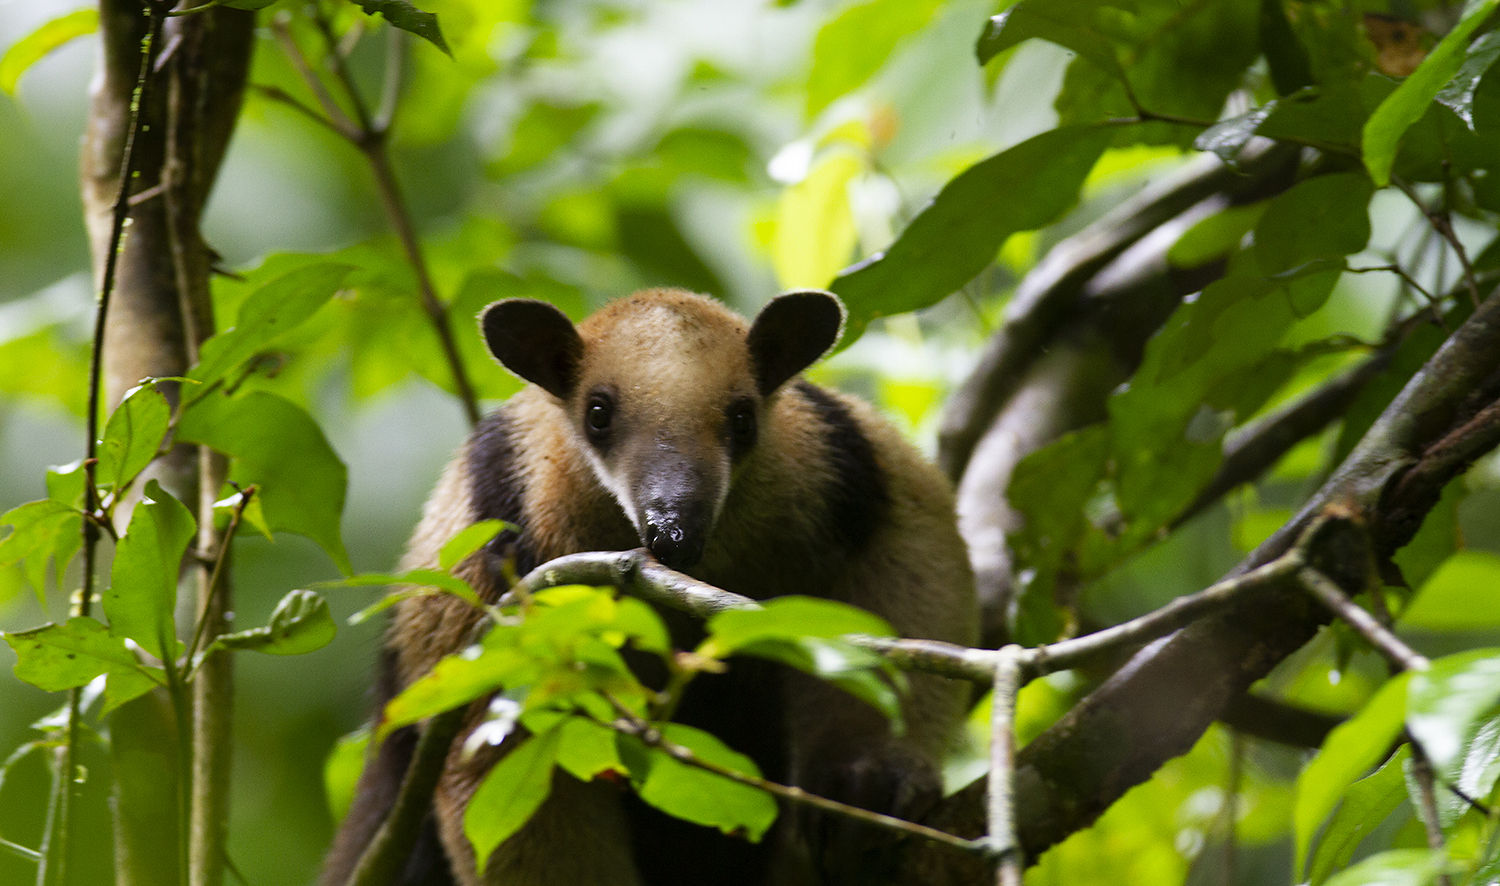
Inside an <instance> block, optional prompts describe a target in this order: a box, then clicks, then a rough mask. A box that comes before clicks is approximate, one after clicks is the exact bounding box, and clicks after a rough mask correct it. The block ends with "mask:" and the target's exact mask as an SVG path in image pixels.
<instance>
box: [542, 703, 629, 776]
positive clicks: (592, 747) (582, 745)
mask: <svg viewBox="0 0 1500 886" xmlns="http://www.w3.org/2000/svg"><path fill="white" fill-rule="evenodd" d="M559 731H560V732H561V737H560V739H559V742H558V746H557V765H559V766H561V767H562V768H563V769H566V770H567V771H568V774H570V775H572V776H573V777H574V778H576V779H578V780H579V781H589V780H590V779H592V778H594V776H596V775H598V774H599V773H601V772H623V771H624V770H625V764H624V763H623V762H621V760H620V752H619V750H618V749H617V747H616V746H615V732H614V730H612V729H610V728H609V727H607V726H603V725H601V724H599V723H596V722H594V721H593V720H590V719H588V718H586V717H568V718H566V719H565V720H563V721H562V724H561V726H560V727H559Z"/></svg>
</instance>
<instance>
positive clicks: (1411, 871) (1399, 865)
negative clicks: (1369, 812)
mask: <svg viewBox="0 0 1500 886" xmlns="http://www.w3.org/2000/svg"><path fill="white" fill-rule="evenodd" d="M1446 861H1447V858H1446V857H1445V856H1444V854H1443V853H1442V852H1441V851H1440V850H1433V849H1392V850H1389V851H1387V852H1381V853H1379V854H1377V855H1372V856H1370V857H1369V858H1366V859H1364V860H1363V861H1361V862H1360V863H1359V864H1356V865H1354V866H1353V867H1351V868H1348V869H1346V870H1343V871H1340V872H1339V873H1338V874H1337V875H1335V876H1334V877H1332V878H1331V879H1329V880H1328V886H1427V884H1429V883H1431V882H1432V881H1434V880H1436V879H1437V876H1438V874H1440V873H1442V870H1443V865H1444V864H1445V863H1446Z"/></svg>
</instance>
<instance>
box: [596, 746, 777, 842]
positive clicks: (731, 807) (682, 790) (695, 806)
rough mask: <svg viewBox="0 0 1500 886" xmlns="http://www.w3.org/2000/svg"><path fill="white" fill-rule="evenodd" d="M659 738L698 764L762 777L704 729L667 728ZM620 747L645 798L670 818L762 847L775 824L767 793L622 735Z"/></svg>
mask: <svg viewBox="0 0 1500 886" xmlns="http://www.w3.org/2000/svg"><path fill="white" fill-rule="evenodd" d="M661 733H662V737H663V738H664V739H666V740H667V741H669V742H672V743H673V744H676V745H680V746H682V747H685V748H687V749H688V750H690V751H692V752H693V755H694V756H695V757H697V758H698V759H700V760H703V761H705V762H709V763H713V764H717V765H718V766H720V767H722V768H724V769H728V770H731V771H734V772H738V773H742V774H745V775H751V776H757V777H758V776H759V775H760V770H759V769H758V768H756V766H755V761H753V760H751V759H750V758H749V757H747V756H745V755H744V754H741V753H738V752H736V751H734V750H732V749H730V748H729V746H727V745H725V744H724V742H722V741H720V740H719V739H718V738H716V737H714V736H713V735H710V734H709V733H707V732H704V731H703V730H701V729H694V728H692V727H690V726H684V725H682V724H680V723H664V724H662V726H661ZM619 746H620V756H621V758H622V759H624V760H625V762H626V764H627V765H629V767H630V775H631V778H632V779H633V780H637V782H638V787H637V791H638V792H639V794H640V797H641V799H642V800H645V801H646V802H647V803H649V804H651V805H652V806H655V807H656V808H657V809H660V810H661V811H663V812H665V813H667V814H668V815H672V816H675V817H677V818H681V819H684V820H686V821H691V822H693V823H695V824H701V825H705V826H707V827H715V828H718V829H719V830H721V831H723V832H724V833H726V834H740V835H742V836H744V837H745V838H746V839H748V840H750V841H752V842H758V841H759V840H760V838H761V836H763V835H764V834H765V832H766V829H767V828H769V827H770V826H771V823H772V822H773V821H775V820H776V812H777V810H776V801H775V800H773V799H772V798H771V795H770V794H767V793H765V792H764V791H761V790H759V789H757V788H753V787H749V786H748V785H743V784H740V783H738V782H735V781H731V780H729V779H728V778H726V777H724V776H722V775H718V774H715V773H712V772H707V771H705V770H703V769H700V768H698V767H695V766H691V765H689V764H687V763H683V762H681V761H680V760H677V759H674V758H673V757H671V756H670V755H668V754H667V753H665V752H663V751H661V750H657V749H653V748H648V747H646V746H645V745H643V744H642V743H641V742H640V740H639V739H636V738H633V737H631V736H624V735H622V736H620V742H619Z"/></svg>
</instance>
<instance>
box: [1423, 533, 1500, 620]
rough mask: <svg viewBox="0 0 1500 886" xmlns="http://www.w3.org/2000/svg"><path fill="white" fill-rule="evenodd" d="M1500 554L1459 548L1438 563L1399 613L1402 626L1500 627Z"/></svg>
mask: <svg viewBox="0 0 1500 886" xmlns="http://www.w3.org/2000/svg"><path fill="white" fill-rule="evenodd" d="M1495 588H1500V556H1496V555H1495V554H1491V553H1489V552H1487V551H1474V550H1464V551H1458V552H1457V553H1455V554H1453V555H1452V556H1451V557H1449V558H1448V559H1447V560H1445V561H1444V562H1443V565H1442V566H1440V567H1438V569H1437V571H1436V572H1434V573H1433V574H1432V577H1431V578H1429V579H1427V581H1426V583H1424V584H1423V585H1422V588H1421V590H1420V591H1418V593H1417V596H1416V598H1415V599H1413V600H1412V601H1411V605H1409V606H1407V607H1406V610H1405V611H1403V612H1402V613H1401V626H1402V627H1403V628H1411V629H1415V630H1423V631H1481V630H1492V629H1494V628H1497V627H1500V594H1496V593H1495V592H1494V590H1495Z"/></svg>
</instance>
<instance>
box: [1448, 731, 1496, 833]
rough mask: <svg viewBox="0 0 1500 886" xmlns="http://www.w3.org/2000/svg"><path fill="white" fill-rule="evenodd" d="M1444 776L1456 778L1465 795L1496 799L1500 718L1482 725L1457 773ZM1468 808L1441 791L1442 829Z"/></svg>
mask: <svg viewBox="0 0 1500 886" xmlns="http://www.w3.org/2000/svg"><path fill="white" fill-rule="evenodd" d="M1445 775H1447V777H1449V778H1453V780H1454V781H1455V782H1456V786H1457V787H1458V789H1459V790H1461V791H1463V792H1464V796H1466V797H1489V798H1491V799H1493V796H1494V791H1495V784H1496V782H1497V781H1500V716H1490V717H1489V718H1488V719H1486V720H1485V721H1484V723H1483V724H1481V725H1480V727H1479V729H1478V730H1477V731H1476V732H1475V733H1474V736H1473V738H1472V739H1471V740H1470V741H1469V742H1468V746H1467V747H1466V748H1465V749H1464V756H1463V760H1462V763H1461V765H1460V766H1458V767H1457V772H1456V773H1445ZM1455 776H1456V777H1455ZM1469 809H1470V806H1469V804H1468V802H1467V801H1465V800H1464V799H1463V798H1461V797H1459V796H1457V795H1456V794H1454V793H1453V792H1452V791H1441V792H1439V796H1438V813H1439V817H1440V819H1441V821H1442V825H1443V827H1445V828H1447V827H1451V826H1452V825H1453V823H1454V822H1456V821H1458V820H1459V818H1460V817H1462V816H1463V815H1464V814H1465V813H1467V812H1468V811H1469Z"/></svg>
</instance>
